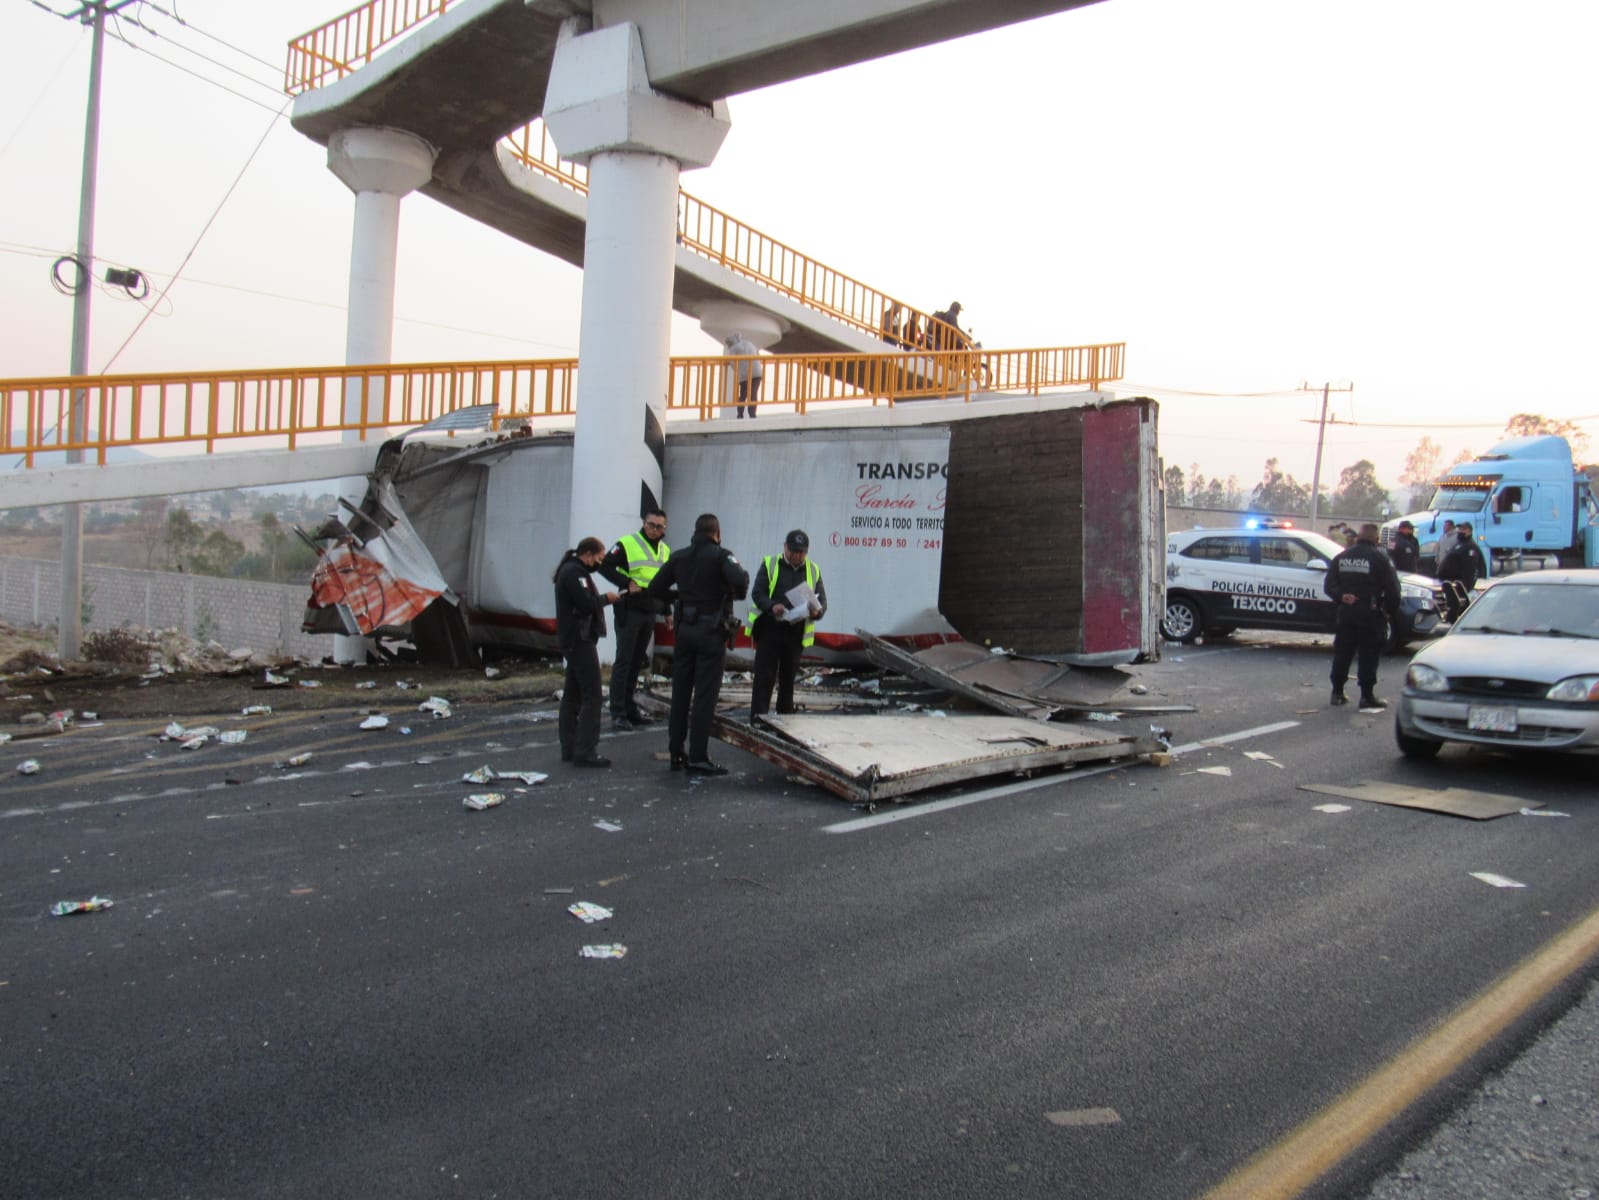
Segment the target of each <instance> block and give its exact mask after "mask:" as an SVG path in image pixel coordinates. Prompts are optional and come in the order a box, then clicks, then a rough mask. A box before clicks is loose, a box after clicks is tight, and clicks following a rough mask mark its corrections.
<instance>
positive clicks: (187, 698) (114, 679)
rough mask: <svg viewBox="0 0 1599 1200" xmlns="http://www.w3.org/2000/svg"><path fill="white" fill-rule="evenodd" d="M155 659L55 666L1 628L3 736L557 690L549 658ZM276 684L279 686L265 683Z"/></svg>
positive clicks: (185, 651)
mask: <svg viewBox="0 0 1599 1200" xmlns="http://www.w3.org/2000/svg"><path fill="white" fill-rule="evenodd" d="M164 650H165V652H164V653H157V654H152V655H151V656H150V659H149V661H145V662H141V663H140V664H139V665H130V664H127V663H97V662H93V661H89V662H72V663H67V664H65V665H62V664H59V663H58V662H57V661H56V659H55V655H54V653H53V651H54V643H53V638H52V635H51V634H50V633H49V632H48V631H47V630H42V629H25V628H18V627H14V626H0V729H3V730H8V731H12V732H13V733H14V734H16V733H18V732H19V731H22V730H27V729H29V728H37V727H39V726H40V725H42V724H45V723H47V722H48V718H49V717H50V715H51V714H52V713H57V712H61V711H64V710H67V709H71V710H72V711H73V712H74V713H75V714H77V719H79V720H80V721H81V720H83V719H84V717H83V714H85V713H93V714H95V717H96V718H100V719H107V720H109V719H118V718H123V717H139V718H145V717H179V718H181V717H196V716H203V715H208V714H218V715H222V714H227V713H230V712H231V713H239V712H242V711H243V710H244V709H245V708H247V707H250V706H251V705H258V704H265V705H270V706H271V708H272V710H273V711H274V712H310V711H316V710H320V709H341V708H349V709H365V708H371V709H377V710H382V711H388V712H398V711H401V710H403V709H407V708H411V709H414V708H415V707H416V706H417V705H418V704H421V703H422V702H423V701H425V700H427V699H428V698H429V697H430V696H438V697H441V698H442V699H445V700H448V701H449V702H450V704H451V706H452V707H460V706H465V705H474V704H502V703H547V702H549V701H550V700H551V699H552V698H553V696H554V693H555V691H556V689H557V688H559V687H560V686H561V681H562V670H561V666H560V663H559V661H558V660H556V659H530V660H524V659H517V660H508V661H504V662H500V663H497V664H495V665H494V666H492V667H487V668H481V667H480V668H473V669H455V670H451V669H445V668H435V667H419V666H416V665H414V664H386V665H364V666H350V667H338V666H324V665H320V664H310V663H305V662H299V661H295V660H293V659H277V660H271V661H267V660H263V659H260V658H257V657H255V656H250V657H247V658H242V659H233V658H230V656H229V655H228V654H227V652H223V651H220V648H216V647H212V648H209V649H205V648H194V647H192V646H190V647H186V648H182V649H179V650H177V651H173V650H172V648H171V647H170V646H169V647H165V648H164ZM275 680H281V682H271V681H275Z"/></svg>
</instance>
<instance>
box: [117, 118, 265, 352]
mask: <svg viewBox="0 0 1599 1200" xmlns="http://www.w3.org/2000/svg"><path fill="white" fill-rule="evenodd" d="M251 103H252V104H253V103H255V102H254V101H253V100H252V101H251ZM292 103H294V102H293V100H285V101H284V102H283V107H282V108H280V109H279V110H278V111H277V112H275V113H273V114H272V120H270V121H268V122H267V127H266V128H265V129H263V130H262V131H261V137H260V139H259V140H257V142H256V143H255V149H253V150H251V151H250V157H249V158H247V159H245V160H244V165H243V166H242V167H240V168H239V173H238V174H237V175H235V176H234V177H233V182H232V183H230V184H229V185H228V190H227V191H226V192H224V193H223V194H222V199H221V200H219V201H218V202H217V206H216V208H215V209H213V210H212V212H211V215H210V216H209V217H208V218H206V222H205V226H204V227H203V228H202V229H201V230H200V233H199V235H198V236H197V237H196V238H195V239H194V245H192V246H190V247H189V252H188V253H187V254H185V255H184V256H183V261H182V262H181V263H179V264H178V269H177V270H176V271H174V272H173V274H172V278H171V279H170V280H169V281H168V282H167V285H166V287H164V288H162V289H161V294H160V295H159V296H157V297H156V299H155V301H154V303H152V304H151V305H150V306H149V307H147V308H146V309H145V313H144V316H142V317H140V318H139V323H138V324H137V325H135V326H134V327H133V330H132V332H131V333H129V334H128V336H127V337H125V338H124V339H123V340H122V345H120V346H118V347H117V349H116V353H115V354H113V355H112V356H111V357H110V358H109V359H107V360H106V364H105V366H103V367H101V368H100V374H102V375H104V374H105V373H106V372H107V371H109V370H110V369H111V364H112V363H114V362H116V361H117V359H118V357H120V356H121V354H122V352H123V351H124V350H126V349H127V348H128V343H129V342H131V341H133V339H134V338H135V337H136V336H137V335H138V333H139V330H141V329H143V328H144V324H145V322H146V321H148V320H149V319H150V317H151V315H152V314H153V313H154V312H155V306H156V305H157V304H160V303H161V301H163V300H165V299H166V297H167V293H168V292H170V291H171V290H172V288H173V285H174V284H176V283H177V282H178V278H179V277H180V276H181V275H182V274H183V268H184V267H186V266H188V265H189V260H190V259H191V258H193V257H194V252H195V251H196V250H198V249H199V248H200V243H201V242H202V241H204V240H205V235H206V234H207V233H209V232H210V230H211V226H212V225H213V224H215V223H216V219H217V217H218V216H220V215H221V213H222V209H223V207H224V206H225V205H226V204H227V202H228V201H229V200H230V199H232V197H233V193H234V190H235V189H236V188H237V187H238V186H239V182H240V181H241V180H242V179H243V178H244V173H245V172H246V171H248V170H249V169H250V164H251V163H253V162H255V156H256V155H257V154H259V153H261V147H262V146H264V145H266V140H267V138H269V137H271V136H272V131H273V129H275V128H276V127H277V124H278V120H279V119H280V118H281V117H282V116H283V114H284V113H286V112H287V111H288V109H289V105H290V104H292ZM263 107H264V106H263Z"/></svg>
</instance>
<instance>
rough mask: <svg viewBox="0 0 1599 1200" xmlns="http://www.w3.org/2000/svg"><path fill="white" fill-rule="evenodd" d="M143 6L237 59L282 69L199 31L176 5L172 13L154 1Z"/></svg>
mask: <svg viewBox="0 0 1599 1200" xmlns="http://www.w3.org/2000/svg"><path fill="white" fill-rule="evenodd" d="M144 6H145V7H146V8H151V9H154V10H155V11H156V12H158V13H160V14H161V15H162V16H163V17H166V18H167V19H168V20H170V21H175V22H177V23H178V24H179V25H181V26H183V28H185V29H191V30H193V31H194V32H195V33H198V34H199V35H200V36H201V37H203V38H208V39H209V40H211V41H213V42H215V43H216V44H217V45H219V46H225V47H226V48H227V49H229V50H231V51H233V52H234V53H235V54H237V55H239V57H241V58H248V59H249V60H250V61H251V62H255V63H260V64H261V65H262V66H263V67H265V68H266V69H267V70H269V71H273V72H277V71H281V70H282V69H283V64H282V63H275V62H269V61H268V60H267V59H264V58H261V57H259V56H257V55H254V54H251V53H250V52H249V51H248V50H245V49H243V48H242V47H239V46H235V45H234V44H233V43H232V42H228V41H224V40H223V39H222V38H219V37H217V36H216V34H214V33H207V32H206V31H205V30H204V29H201V28H200V27H199V26H198V25H196V24H194V23H193V22H191V21H185V20H184V19H183V18H182V17H181V16H179V15H178V13H177V12H176V8H177V6H176V5H173V9H174V11H173V12H168V11H167V10H166V9H164V8H162V7H161V6H160V5H159V4H157V3H155V0H144ZM145 28H147V29H148V28H149V26H145ZM273 90H274V91H276V90H277V89H276V88H274V89H273Z"/></svg>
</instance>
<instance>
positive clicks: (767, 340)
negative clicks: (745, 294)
mask: <svg viewBox="0 0 1599 1200" xmlns="http://www.w3.org/2000/svg"><path fill="white" fill-rule="evenodd" d="M699 318H700V328H701V329H702V330H704V331H705V332H706V333H708V334H710V335H711V336H712V337H713V338H715V339H716V344H717V345H718V346H722V347H723V348H724V349H725V348H726V346H727V339H728V338H729V337H730V336H731V335H733V334H739V335H740V336H742V337H743V338H744V339H745V340H746V341H748V342H749V343H750V345H752V346H754V347H755V348H756V349H757V350H768V349H770V348H771V347H772V346H774V345H775V344H776V343H777V341H778V339H779V338H781V337H782V336H783V334H785V333H786V332H788V329H789V325H790V322H788V321H786V320H784V319H783V318H782V317H779V316H777V315H776V314H775V313H769V312H767V311H766V310H765V309H760V308H756V307H755V306H754V305H751V304H740V303H738V302H737V301H736V300H712V301H709V302H708V303H706V304H704V305H701V306H700V310H699ZM737 399H738V376H737V375H736V374H735V373H734V371H733V370H732V368H731V366H730V367H729V368H728V370H727V372H726V377H725V379H724V380H723V383H722V406H721V408H720V409H718V411H717V414H716V415H717V417H718V418H719V419H721V420H729V419H731V418H733V417H736V416H737V415H738V410H737V408H736V407H734V402H735V401H736V400H737Z"/></svg>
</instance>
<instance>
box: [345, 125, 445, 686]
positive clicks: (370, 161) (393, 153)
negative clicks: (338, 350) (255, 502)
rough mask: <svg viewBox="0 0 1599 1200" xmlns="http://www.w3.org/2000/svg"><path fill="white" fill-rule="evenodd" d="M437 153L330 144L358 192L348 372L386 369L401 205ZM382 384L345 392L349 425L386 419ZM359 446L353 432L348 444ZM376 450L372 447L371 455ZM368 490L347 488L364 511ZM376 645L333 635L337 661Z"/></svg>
mask: <svg viewBox="0 0 1599 1200" xmlns="http://www.w3.org/2000/svg"><path fill="white" fill-rule="evenodd" d="M435 154H436V152H435V151H434V149H433V147H432V146H429V145H428V144H427V143H426V142H424V141H423V140H422V139H421V138H419V137H416V136H414V135H413V134H409V133H405V132H403V131H402V130H398V129H369V128H356V129H342V130H340V131H339V132H338V133H335V134H334V135H333V136H332V137H331V138H329V139H328V170H330V171H332V172H333V173H334V174H335V175H337V176H338V177H339V180H340V182H342V183H343V184H344V185H345V186H346V187H347V188H349V189H350V190H351V191H352V192H354V193H355V226H354V229H353V231H352V233H351V236H350V288H349V305H348V308H347V310H346V315H345V330H344V361H345V364H346V365H347V366H352V367H353V366H368V365H371V364H374V363H388V362H392V361H393V356H394V279H395V260H396V258H397V256H398V254H399V246H400V201H401V200H403V199H404V198H405V197H406V196H407V195H408V194H410V193H411V192H413V191H415V190H416V189H417V188H419V187H421V186H422V185H423V184H424V183H426V182H427V181H428V180H429V179H431V178H432V177H433V159H434V157H435ZM384 397H385V391H384V388H383V385H382V384H381V383H373V384H371V385H369V386H364V387H363V386H362V385H361V384H360V383H357V382H355V381H351V382H350V383H348V384H346V385H345V388H344V411H343V417H344V423H345V424H347V425H353V424H357V423H361V422H366V421H373V420H377V419H378V418H379V416H380V415H381V414H382V412H383V406H384ZM360 439H361V431H360V430H358V429H349V430H346V431H345V433H344V440H345V441H346V442H355V441H359V440H360ZM376 449H377V447H376V445H374V446H373V450H374V452H375V451H376ZM363 491H364V485H353V484H352V486H350V487H348V488H346V489H344V498H345V499H346V500H349V501H350V502H351V503H352V504H359V503H360V502H361V499H362V493H363ZM370 649H371V639H370V638H364V637H347V636H345V635H343V634H335V635H334V638H333V657H334V660H335V661H336V662H341V663H354V662H363V661H365V659H366V656H367V652H368V651H369V650H370Z"/></svg>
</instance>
